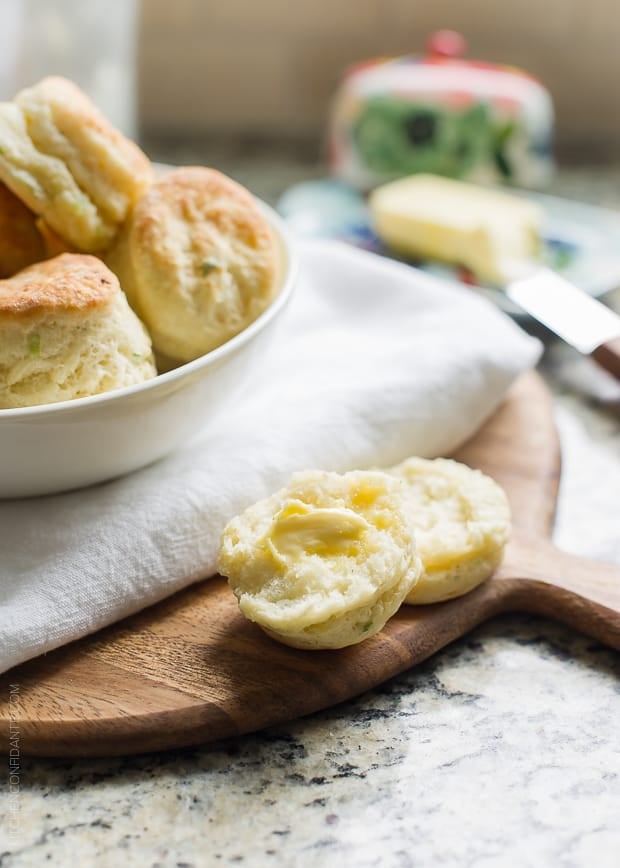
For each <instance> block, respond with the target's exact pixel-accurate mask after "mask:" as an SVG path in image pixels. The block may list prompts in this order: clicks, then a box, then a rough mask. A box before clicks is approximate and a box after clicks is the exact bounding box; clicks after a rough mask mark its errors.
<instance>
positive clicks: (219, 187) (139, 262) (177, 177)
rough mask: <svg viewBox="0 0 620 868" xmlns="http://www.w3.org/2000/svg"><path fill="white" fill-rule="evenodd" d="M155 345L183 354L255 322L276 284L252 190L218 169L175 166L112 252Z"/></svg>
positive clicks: (271, 242)
mask: <svg viewBox="0 0 620 868" xmlns="http://www.w3.org/2000/svg"><path fill="white" fill-rule="evenodd" d="M106 261H107V263H108V265H109V266H110V268H111V269H112V270H113V271H114V272H115V273H116V274H118V276H119V278H120V281H121V284H122V286H123V288H124V289H125V292H126V293H127V296H128V298H129V301H130V303H131V304H132V306H133V307H134V309H135V310H136V311H137V312H138V314H139V316H140V317H141V318H142V319H143V321H144V322H145V323H146V325H147V327H148V329H149V331H150V333H151V335H152V337H153V346H154V347H155V349H156V350H157V352H159V353H161V354H162V355H164V356H167V357H168V358H171V359H176V360H178V361H182V362H187V361H190V360H192V359H195V358H197V357H198V356H201V355H203V354H204V353H206V352H208V351H209V350H212V349H214V347H217V346H220V344H223V343H224V342H225V341H227V340H228V339H229V338H231V337H233V336H234V335H236V334H238V333H239V332H240V331H242V330H243V329H244V328H245V327H246V326H247V325H249V324H250V323H251V322H253V321H254V320H255V319H256V318H257V317H258V316H259V314H261V313H262V312H263V311H264V310H265V308H266V307H267V306H268V305H269V303H270V302H271V300H272V298H273V296H274V293H275V289H276V269H277V257H276V245H275V239H274V238H273V236H272V232H271V229H270V227H269V224H268V222H267V220H266V218H265V217H264V216H263V214H262V213H261V211H260V208H259V206H258V204H257V202H256V201H255V199H254V197H253V196H252V195H251V193H249V192H248V191H247V190H245V189H244V188H243V187H241V186H240V185H239V184H237V183H236V182H235V181H233V180H232V179H231V178H228V177H226V176H225V175H223V174H221V173H220V172H217V171H215V170H214V169H205V168H200V167H186V168H181V169H174V170H172V171H170V172H168V173H166V174H165V175H163V176H162V177H161V178H160V179H158V180H157V181H156V182H155V183H154V184H153V186H152V187H150V188H149V190H148V191H147V192H146V193H145V194H144V195H143V196H142V197H141V198H140V200H139V202H138V203H137V205H136V207H135V209H134V211H133V213H132V215H131V218H130V220H129V222H128V224H127V226H126V228H125V229H124V231H123V233H122V234H121V236H120V238H119V241H118V243H117V244H116V245H115V247H114V248H113V249H112V250H111V251H110V253H109V255H108V256H107V257H106Z"/></svg>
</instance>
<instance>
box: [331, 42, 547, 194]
mask: <svg viewBox="0 0 620 868" xmlns="http://www.w3.org/2000/svg"><path fill="white" fill-rule="evenodd" d="M464 50H465V43H464V40H463V39H462V37H461V36H460V35H459V34H457V33H454V32H452V31H439V32H438V33H435V34H433V36H432V37H431V38H430V39H429V42H428V46H427V53H426V54H425V55H424V56H413V55H412V56H406V57H400V58H394V59H387V60H386V59H379V60H371V61H367V62H365V63H362V64H359V65H358V66H356V67H354V68H353V69H351V70H350V71H349V72H348V73H347V74H346V75H345V77H344V79H343V80H342V82H341V85H340V87H339V89H338V91H337V92H336V94H335V97H334V99H333V102H332V108H331V113H330V120H329V127H328V148H329V166H330V171H331V174H332V175H333V176H334V177H337V178H340V179H342V180H344V181H346V182H347V183H349V184H351V185H353V186H354V187H356V188H357V189H359V190H365V191H366V190H370V189H372V188H373V187H375V186H377V185H378V184H382V183H384V182H386V181H389V180H392V179H395V178H399V177H402V176H405V175H411V174H414V173H417V172H428V173H433V174H436V175H446V176H448V177H452V178H461V179H467V180H471V181H477V182H482V183H509V184H515V185H517V186H520V187H528V188H536V187H544V186H545V185H546V183H547V181H548V180H549V178H550V176H551V173H552V170H553V157H552V152H551V143H552V138H553V104H552V100H551V97H550V95H549V92H548V91H547V90H546V88H545V87H543V85H542V84H541V83H540V82H539V81H537V80H536V79H535V78H533V77H532V76H531V75H529V74H527V73H526V72H523V71H522V70H520V69H516V68H514V67H508V66H499V65H495V64H491V63H483V62H480V61H473V60H466V59H464V58H463V57H462V55H463V53H464Z"/></svg>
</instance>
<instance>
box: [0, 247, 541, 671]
mask: <svg viewBox="0 0 620 868" xmlns="http://www.w3.org/2000/svg"><path fill="white" fill-rule="evenodd" d="M300 253H301V274H300V283H299V286H298V288H297V290H296V293H295V295H294V298H293V300H292V302H291V304H290V305H289V308H288V309H287V311H286V312H285V314H284V317H283V320H282V322H281V324H280V327H279V330H278V331H277V333H276V336H275V338H274V341H273V344H272V346H271V348H270V350H269V352H268V353H267V354H266V356H265V357H264V358H263V360H262V363H261V364H260V365H258V366H257V369H256V370H255V371H253V372H252V375H251V380H250V382H249V383H248V386H247V388H246V390H245V392H244V393H243V396H242V398H241V399H239V400H237V402H236V403H235V405H234V406H233V407H232V408H230V409H229V410H228V411H227V412H226V413H225V414H224V415H222V416H221V418H218V419H217V420H215V422H214V423H213V424H212V425H211V426H209V427H208V428H207V429H206V430H205V431H204V432H203V433H202V435H201V436H200V437H199V438H198V439H197V440H195V441H194V442H192V444H191V445H188V446H186V447H185V448H184V449H182V450H180V451H179V452H177V453H176V454H174V455H172V456H170V457H169V458H167V459H164V460H163V461H160V462H158V463H157V464H155V465H152V466H151V467H148V468H146V469H144V470H141V471H138V472H136V473H133V474H131V475H129V476H126V477H124V478H122V479H119V480H116V481H113V482H109V483H105V484H102V485H97V486H94V487H92V488H88V489H84V490H82V491H77V492H72V493H69V494H62V495H58V496H52V497H44V498H39V499H34V500H21V501H17V500H16V501H4V502H0V671H4V670H6V669H8V668H10V667H12V666H14V665H16V664H17V663H20V662H21V661H23V660H26V659H28V658H30V657H34V656H35V655H38V654H41V653H43V652H45V651H49V650H51V649H52V648H55V647H57V646H59V645H62V644H64V643H66V642H69V641H70V640H72V639H77V638H78V637H80V636H84V635H86V634H87V633H91V632H93V631H95V630H97V629H99V628H100V627H103V626H105V625H106V624H110V623H112V622H113V621H116V620H118V619H120V618H123V617H124V616H126V615H129V614H131V613H132V612H136V611H138V610H139V609H142V608H144V607H145V606H148V605H150V604H151V603H154V602H156V601H157V600H160V599H162V598H163V597H165V596H167V595H169V594H172V593H173V592H174V591H178V590H179V589H180V588H182V587H184V586H185V585H188V584H190V583H191V582H195V581H197V580H198V579H201V578H204V577H207V576H209V575H211V574H213V572H214V571H215V564H216V555H217V550H218V543H219V536H220V533H221V531H222V529H223V527H224V525H225V524H226V522H227V521H228V520H229V519H230V518H231V517H232V516H233V515H234V514H235V513H237V512H239V511H240V510H242V509H243V508H244V507H245V506H247V505H248V504H249V503H251V502H253V501H255V500H257V499H259V498H261V497H264V496H266V495H267V494H269V493H271V492H272V491H274V490H275V489H277V488H278V487H279V486H280V485H282V484H283V483H284V482H285V481H286V480H287V478H288V477H289V475H290V473H291V472H292V471H294V470H300V469H309V468H323V469H326V470H338V471H344V470H349V469H352V468H363V467H369V466H383V465H389V464H391V463H394V462H396V461H400V460H401V459H403V458H405V457H407V456H409V455H414V454H417V455H422V456H426V457H432V456H437V455H446V454H448V453H450V452H451V451H452V450H454V449H455V448H456V447H457V446H459V445H460V444H461V443H462V442H463V441H464V440H466V439H467V438H468V437H469V436H470V435H471V434H472V433H473V432H475V431H476V429H477V428H478V427H479V426H480V424H481V423H482V422H483V421H484V420H485V419H486V418H487V417H488V416H489V415H490V414H491V413H492V412H493V410H494V409H495V408H496V407H497V405H498V404H499V403H500V402H501V399H502V397H503V395H504V394H505V392H506V390H507V388H508V386H509V385H510V384H511V382H512V381H513V379H514V378H515V377H516V376H517V375H518V374H519V373H520V372H522V371H523V370H525V369H526V368H528V367H530V366H531V365H533V364H534V363H535V362H536V360H537V358H538V356H539V352H540V346H539V344H538V342H537V341H535V340H533V339H532V338H529V337H528V336H526V335H525V334H524V333H523V332H522V331H521V330H520V329H519V328H518V327H517V326H516V325H514V324H513V323H512V322H511V320H509V319H508V318H507V317H506V316H504V315H503V314H501V313H500V312H498V311H497V310H496V309H495V308H494V307H492V306H491V305H490V304H489V303H488V302H486V301H484V300H482V299H480V298H478V297H477V296H475V295H474V294H472V293H470V292H468V291H467V290H465V289H463V288H462V287H452V286H449V285H447V284H445V283H443V282H440V281H438V280H436V279H434V278H432V277H430V276H428V275H426V274H424V273H422V272H419V271H417V270H415V269H412V268H410V267H409V266H406V265H401V264H399V263H395V262H390V261H388V260H386V259H381V258H379V257H377V256H374V255H373V254H369V253H365V252H362V251H359V250H354V249H352V248H348V247H345V246H344V245H341V244H338V243H335V242H305V243H303V244H302V245H300Z"/></svg>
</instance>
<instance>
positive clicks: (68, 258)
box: [0, 253, 156, 409]
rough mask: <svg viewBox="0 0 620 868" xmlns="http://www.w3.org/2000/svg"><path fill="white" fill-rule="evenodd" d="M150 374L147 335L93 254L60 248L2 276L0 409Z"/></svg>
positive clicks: (86, 391) (68, 396) (88, 392)
mask: <svg viewBox="0 0 620 868" xmlns="http://www.w3.org/2000/svg"><path fill="white" fill-rule="evenodd" d="M155 374H156V370H155V365H154V361H153V352H152V348H151V340H150V338H149V336H148V334H147V332H146V329H145V328H144V326H143V325H142V323H141V322H140V320H139V319H138V317H137V316H136V314H135V313H134V312H133V311H132V310H131V308H130V307H129V304H128V302H127V299H126V297H125V294H124V293H123V291H122V290H121V288H120V286H119V283H118V280H117V279H116V277H115V276H114V275H113V274H112V272H111V271H109V269H108V268H106V266H105V265H104V264H103V262H101V261H100V260H99V259H96V258H95V257H94V256H89V255H86V254H77V253H64V254H62V255H60V256H56V257H54V258H53V259H48V260H47V261H46V262H41V263H38V264H37V265H31V266H30V267H29V268H25V269H23V270H22V271H20V272H19V273H18V274H16V275H14V276H13V277H11V278H8V279H7V280H0V408H1V409H12V408H16V407H29V406H32V405H36V404H48V403H55V402H57V401H68V400H71V399H73V398H83V397H86V396H88V395H96V394H99V393H100V392H107V391H109V390H111V389H117V388H120V387H122V386H130V385H134V384H135V383H141V382H143V381H144V380H148V379H150V378H151V377H154V376H155Z"/></svg>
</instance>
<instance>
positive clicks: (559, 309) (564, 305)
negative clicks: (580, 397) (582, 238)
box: [504, 267, 620, 380]
mask: <svg viewBox="0 0 620 868" xmlns="http://www.w3.org/2000/svg"><path fill="white" fill-rule="evenodd" d="M504 292H505V293H506V295H507V296H508V297H509V298H510V299H511V300H512V301H514V302H515V304H517V305H519V307H521V308H523V310H524V311H526V312H527V313H529V314H530V315H531V316H533V317H534V319H536V320H538V321H539V322H541V323H542V324H543V325H545V326H547V328H548V329H550V330H551V331H552V332H554V333H555V334H556V335H558V337H561V338H562V339H563V340H565V341H566V343H568V344H570V345H571V346H573V347H575V349H576V350H578V351H579V352H580V353H583V354H584V355H589V356H591V357H592V358H593V359H594V361H596V362H598V364H599V365H601V367H603V368H605V369H606V370H607V371H609V372H610V373H611V374H613V375H614V376H615V377H617V378H618V379H619V380H620V316H618V314H616V313H614V311H612V310H611V308H609V307H606V305H604V304H601V302H600V301H596V299H594V298H592V297H591V296H589V295H587V293H585V292H583V290H581V289H578V288H577V287H576V286H574V285H573V284H572V283H570V282H569V281H568V280H565V279H564V278H563V277H560V275H559V274H556V273H555V272H554V271H552V270H551V269H550V268H540V267H538V268H536V270H535V271H533V272H532V273H531V274H528V275H526V276H525V277H519V278H518V279H515V280H512V281H510V282H509V283H507V284H506V286H505V287H504Z"/></svg>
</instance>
